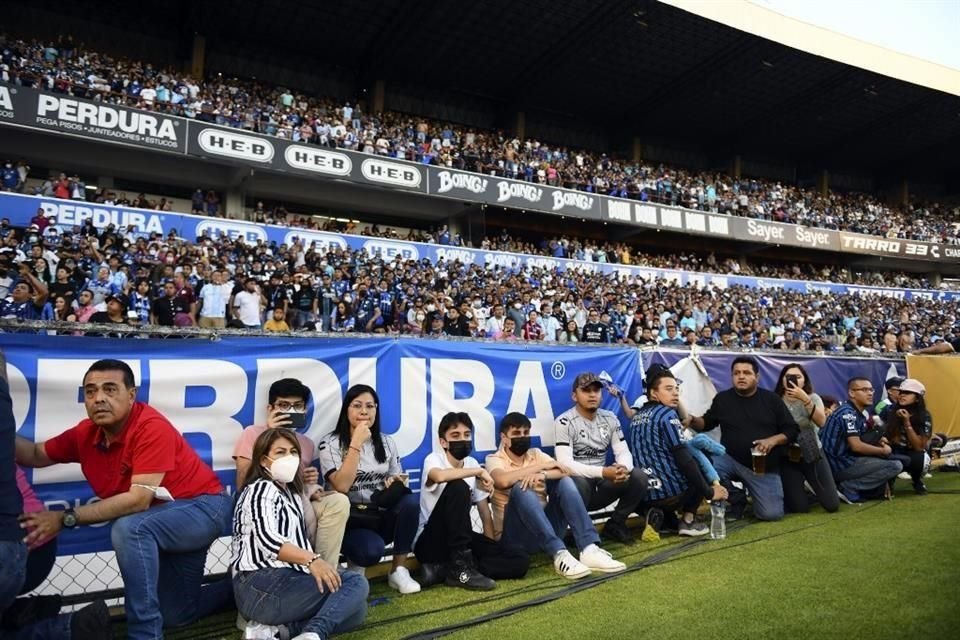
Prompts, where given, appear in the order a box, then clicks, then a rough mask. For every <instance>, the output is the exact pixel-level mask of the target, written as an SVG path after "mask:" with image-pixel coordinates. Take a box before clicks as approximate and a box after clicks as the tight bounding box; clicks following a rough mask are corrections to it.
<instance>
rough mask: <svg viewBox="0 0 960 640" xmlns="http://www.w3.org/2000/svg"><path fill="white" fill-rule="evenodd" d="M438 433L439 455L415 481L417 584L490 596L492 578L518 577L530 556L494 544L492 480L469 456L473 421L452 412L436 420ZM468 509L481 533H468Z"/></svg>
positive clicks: (430, 459) (428, 461)
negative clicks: (443, 585) (417, 494)
mask: <svg viewBox="0 0 960 640" xmlns="http://www.w3.org/2000/svg"><path fill="white" fill-rule="evenodd" d="M437 431H438V434H437V435H438V436H439V438H440V448H441V450H440V451H435V452H433V453H431V454H429V455H428V456H427V457H426V458H425V459H424V461H423V473H422V474H421V475H420V477H421V478H422V483H421V487H420V525H419V528H418V529H417V536H416V539H415V542H414V546H413V549H414V553H415V554H416V556H417V560H419V561H420V569H421V579H420V584H421V585H422V586H424V587H427V586H431V585H433V584H437V583H439V582H441V581H444V580H445V581H446V583H447V584H448V585H450V586H454V587H461V588H464V589H470V590H489V589H493V588H494V587H495V586H496V583H495V582H494V581H493V578H497V579H499V578H521V577H523V576H524V575H525V574H526V572H527V568H528V566H529V564H530V559H529V556H527V554H526V553H523V552H516V551H511V550H507V549H504V548H503V547H502V546H501V545H499V544H498V543H497V542H496V541H495V540H494V539H493V517H492V515H491V513H490V501H489V496H490V492H491V491H493V479H492V478H491V477H490V475H489V474H488V473H487V472H486V471H485V470H484V469H483V468H482V467H481V466H480V463H478V462H477V460H476V459H475V458H473V457H471V455H470V452H471V451H472V450H473V444H472V438H473V431H474V428H473V421H472V420H471V419H470V416H469V415H467V414H466V413H453V412H451V413H448V414H446V415H445V416H443V418H441V419H440V426H439V428H438V430H437ZM473 506H476V507H477V513H478V515H479V517H480V522H481V524H482V526H483V533H477V532H476V531H474V530H473V528H472V523H471V519H470V513H471V508H472V507H473Z"/></svg>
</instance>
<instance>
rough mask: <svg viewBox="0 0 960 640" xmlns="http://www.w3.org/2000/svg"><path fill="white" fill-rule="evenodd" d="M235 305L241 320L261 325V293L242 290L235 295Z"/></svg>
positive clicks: (247, 323)
mask: <svg viewBox="0 0 960 640" xmlns="http://www.w3.org/2000/svg"><path fill="white" fill-rule="evenodd" d="M233 306H234V307H235V308H237V309H238V310H239V311H238V315H239V316H240V322H242V323H243V324H245V325H247V326H248V327H250V326H259V325H260V294H259V293H256V292H254V293H250V292H249V291H246V290H244V291H241V292H240V293H238V294H237V295H235V296H233Z"/></svg>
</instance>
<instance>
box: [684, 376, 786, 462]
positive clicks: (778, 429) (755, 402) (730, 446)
mask: <svg viewBox="0 0 960 640" xmlns="http://www.w3.org/2000/svg"><path fill="white" fill-rule="evenodd" d="M703 422H704V428H705V429H713V428H714V427H717V426H719V427H720V428H721V435H720V442H721V443H722V444H723V446H724V447H726V448H727V453H728V454H730V456H731V457H732V458H733V459H734V460H736V461H737V462H739V463H740V464H742V465H744V466H745V467H747V468H750V467H751V465H752V464H753V462H752V460H751V453H750V449H752V448H753V441H754V440H762V439H763V438H769V437H770V436H774V435H777V434H778V433H783V434H784V435H786V436H787V440H788V441H790V442H794V441H796V439H797V434H798V432H799V429H798V427H797V423H796V422H795V421H794V419H793V416H791V415H790V411H789V410H788V409H787V405H785V404H784V403H783V400H781V399H780V397H779V396H778V395H777V394H775V393H773V392H772V391H767V390H766V389H759V388H758V389H757V391H756V393H754V394H753V395H752V396H747V397H744V396H741V395H739V394H738V393H737V392H736V391H734V390H733V389H728V390H726V391H722V392H720V393H718V394H717V395H716V396H714V398H713V403H712V404H711V405H710V409H709V410H708V411H707V412H706V413H705V414H704V416H703ZM785 450H786V447H776V448H775V449H774V450H773V451H772V452H771V453H770V454H769V455H768V456H767V470H768V471H770V470H775V469H777V468H778V466H779V461H780V458H781V457H782V456H783V453H784V451H785Z"/></svg>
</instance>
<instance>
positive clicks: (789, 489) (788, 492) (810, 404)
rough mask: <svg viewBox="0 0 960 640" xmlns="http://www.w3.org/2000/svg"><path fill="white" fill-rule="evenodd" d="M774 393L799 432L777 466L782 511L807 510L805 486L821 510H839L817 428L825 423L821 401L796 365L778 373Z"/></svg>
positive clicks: (805, 371)
mask: <svg viewBox="0 0 960 640" xmlns="http://www.w3.org/2000/svg"><path fill="white" fill-rule="evenodd" d="M773 392H774V393H775V394H777V395H778V396H780V397H781V398H782V399H783V403H784V404H785V405H786V406H787V410H789V411H790V415H792V416H793V419H794V421H795V422H796V423H797V427H798V428H799V429H800V432H799V434H798V435H797V442H796V443H795V444H792V445H790V449H789V450H788V451H789V454H788V456H787V459H786V460H783V461H782V464H781V466H780V480H781V482H783V506H784V510H785V511H788V512H790V513H806V512H807V511H809V510H810V499H809V498H808V497H807V493H806V491H805V490H804V486H803V483H804V482H806V483H807V484H808V485H809V486H810V489H812V490H813V494H814V496H816V500H817V502H819V503H820V505H821V506H822V507H823V508H824V510H825V511H827V512H829V513H833V512H835V511H836V510H837V509H839V508H840V499H839V496H838V494H837V485H836V484H835V483H834V481H833V473H832V472H831V471H830V463H829V462H827V459H826V458H825V457H824V455H823V451H822V449H823V446H822V445H821V444H820V437H819V430H820V427H822V426H823V425H824V423H826V421H827V414H826V411H825V410H824V406H823V400H822V399H821V398H820V396H819V395H817V394H816V393H814V391H813V382H812V381H811V380H810V376H809V375H807V370H806V369H805V368H804V367H803V365H800V364H796V363H792V364H788V365H786V366H785V367H784V368H783V369H781V370H780V376H779V377H778V378H777V386H776V387H774V389H773Z"/></svg>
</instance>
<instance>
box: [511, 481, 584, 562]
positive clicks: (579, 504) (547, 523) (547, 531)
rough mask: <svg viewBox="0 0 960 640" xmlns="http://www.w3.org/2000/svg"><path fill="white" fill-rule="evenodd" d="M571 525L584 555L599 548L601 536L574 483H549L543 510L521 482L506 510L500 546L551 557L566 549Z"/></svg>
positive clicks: (532, 493) (530, 491)
mask: <svg viewBox="0 0 960 640" xmlns="http://www.w3.org/2000/svg"><path fill="white" fill-rule="evenodd" d="M568 525H569V527H570V529H572V530H573V538H574V540H576V542H577V548H578V549H580V550H581V551H583V550H584V549H585V548H587V547H588V546H590V545H591V544H599V542H600V536H599V535H598V534H597V530H596V528H594V526H593V521H592V520H590V514H589V513H587V508H586V507H585V506H583V499H582V498H581V497H580V492H579V491H577V486H576V485H575V484H574V483H573V480H571V479H570V478H566V477H564V478H560V479H558V480H547V506H546V507H543V506H541V504H540V499H539V498H538V497H537V493H536V492H535V491H534V490H533V489H527V490H526V491H524V490H523V489H521V488H520V483H519V482H518V483H517V484H515V485H513V488H512V489H511V490H510V501H509V502H507V506H506V509H504V513H503V535H502V536H501V537H500V543H501V544H502V545H504V546H505V547H513V548H519V549H523V550H524V551H526V552H527V553H536V552H537V551H543V552H544V553H547V554H549V555H550V556H551V557H552V556H554V555H556V553H557V552H558V551H561V550H562V549H565V548H566V547H565V546H564V544H563V535H564V533H565V532H566V530H567V526H568Z"/></svg>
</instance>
